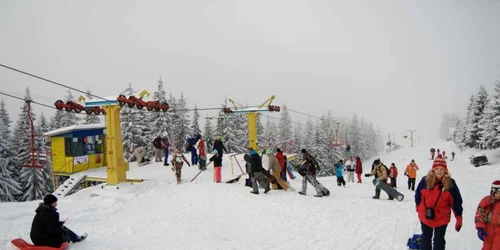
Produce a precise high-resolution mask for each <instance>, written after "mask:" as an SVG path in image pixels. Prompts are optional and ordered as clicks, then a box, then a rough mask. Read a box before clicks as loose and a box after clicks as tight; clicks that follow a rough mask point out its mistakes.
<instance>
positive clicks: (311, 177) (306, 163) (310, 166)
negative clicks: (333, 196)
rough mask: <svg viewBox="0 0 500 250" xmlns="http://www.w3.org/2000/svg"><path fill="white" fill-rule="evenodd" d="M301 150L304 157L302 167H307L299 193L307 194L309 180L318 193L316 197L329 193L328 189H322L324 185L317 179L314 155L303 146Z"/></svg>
mask: <svg viewBox="0 0 500 250" xmlns="http://www.w3.org/2000/svg"><path fill="white" fill-rule="evenodd" d="M301 152H302V159H303V162H302V168H305V173H304V175H303V176H304V179H303V180H302V191H299V194H301V195H306V191H307V182H309V183H311V185H312V186H313V187H314V189H315V190H316V193H317V194H316V195H314V197H323V195H327V194H326V190H322V189H321V186H322V185H321V184H320V183H319V182H318V180H316V166H315V165H314V163H313V160H312V156H311V155H310V154H309V153H308V152H307V150H306V149H305V148H303V149H302V150H301ZM299 173H300V172H299Z"/></svg>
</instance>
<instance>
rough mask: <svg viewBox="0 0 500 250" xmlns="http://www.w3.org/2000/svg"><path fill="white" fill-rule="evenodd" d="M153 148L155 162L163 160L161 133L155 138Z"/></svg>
mask: <svg viewBox="0 0 500 250" xmlns="http://www.w3.org/2000/svg"><path fill="white" fill-rule="evenodd" d="M153 148H154V149H155V162H161V153H162V152H161V151H162V145H161V135H158V136H157V137H156V138H155V139H154V140H153Z"/></svg>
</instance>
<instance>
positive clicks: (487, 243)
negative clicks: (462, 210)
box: [475, 180, 500, 250]
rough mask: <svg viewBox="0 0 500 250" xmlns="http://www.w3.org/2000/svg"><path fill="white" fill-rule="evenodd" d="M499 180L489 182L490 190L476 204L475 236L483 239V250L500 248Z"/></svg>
mask: <svg viewBox="0 0 500 250" xmlns="http://www.w3.org/2000/svg"><path fill="white" fill-rule="evenodd" d="M499 204H500V180H496V181H494V182H493V183H491V191H490V194H489V195H488V196H485V197H484V198H483V199H482V200H481V201H480V202H479V205H478V206H477V210H476V216H475V222H476V229H477V237H479V239H480V240H481V241H483V248H482V249H483V250H493V249H500V225H499V224H498V223H497V221H498V220H499V219H500V205H499Z"/></svg>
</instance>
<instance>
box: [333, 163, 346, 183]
mask: <svg viewBox="0 0 500 250" xmlns="http://www.w3.org/2000/svg"><path fill="white" fill-rule="evenodd" d="M343 170H344V163H343V161H342V160H339V163H338V164H337V169H336V170H335V175H336V176H337V186H339V187H340V186H341V185H344V187H345V180H344V176H343V173H342V171H343Z"/></svg>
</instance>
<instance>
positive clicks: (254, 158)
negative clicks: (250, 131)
mask: <svg viewBox="0 0 500 250" xmlns="http://www.w3.org/2000/svg"><path fill="white" fill-rule="evenodd" d="M248 155H249V156H250V158H251V161H250V164H249V165H250V166H248V165H247V173H248V174H250V180H251V182H252V191H250V193H252V194H259V186H258V185H257V182H258V183H259V184H260V185H261V186H263V187H264V193H265V194H266V193H267V192H269V191H271V188H269V181H267V179H266V177H265V176H264V174H263V173H262V172H263V171H264V168H262V159H261V158H260V156H259V154H257V152H255V150H254V149H253V148H252V147H249V148H248Z"/></svg>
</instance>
